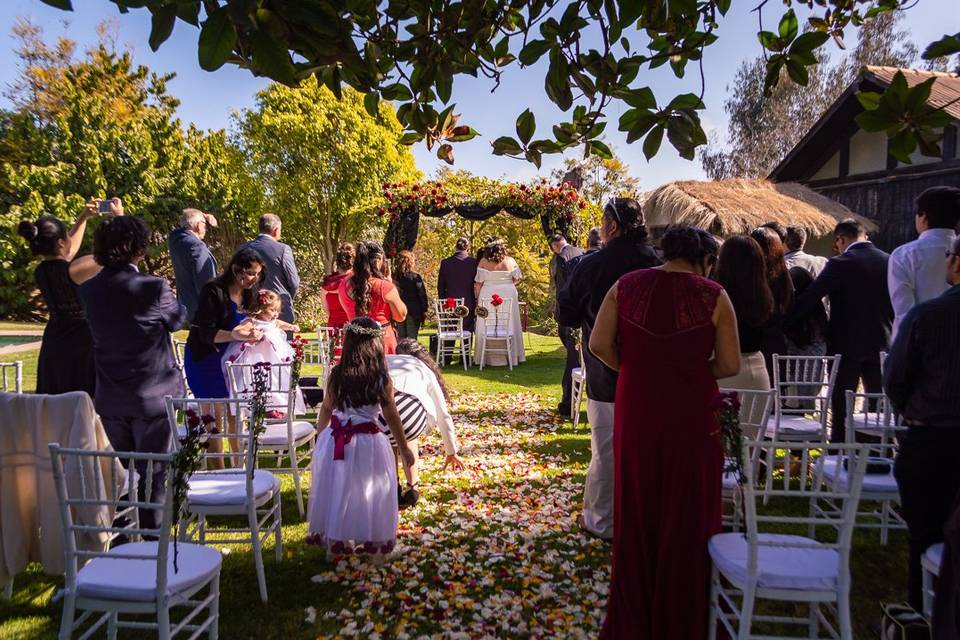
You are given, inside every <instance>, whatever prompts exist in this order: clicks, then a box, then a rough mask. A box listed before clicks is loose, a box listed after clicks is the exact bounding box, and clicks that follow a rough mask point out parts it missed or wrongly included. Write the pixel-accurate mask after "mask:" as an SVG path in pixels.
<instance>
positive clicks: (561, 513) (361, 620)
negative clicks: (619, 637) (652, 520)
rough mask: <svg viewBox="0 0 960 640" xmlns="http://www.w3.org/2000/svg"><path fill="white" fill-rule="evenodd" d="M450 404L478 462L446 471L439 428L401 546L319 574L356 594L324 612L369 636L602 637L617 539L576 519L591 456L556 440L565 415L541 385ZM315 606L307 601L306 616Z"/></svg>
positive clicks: (351, 632) (466, 448) (344, 633)
mask: <svg viewBox="0 0 960 640" xmlns="http://www.w3.org/2000/svg"><path fill="white" fill-rule="evenodd" d="M451 409H452V413H453V415H454V420H455V422H456V425H457V432H458V437H459V439H460V443H461V448H462V455H463V457H464V460H465V461H466V462H467V463H468V464H469V466H470V467H471V469H470V471H469V472H468V473H466V474H464V475H461V476H459V477H458V476H455V475H453V474H450V473H443V472H441V470H440V468H441V464H442V460H443V455H442V449H441V445H440V442H439V438H438V437H437V436H436V435H432V436H431V437H430V438H429V440H428V444H427V445H426V446H425V447H423V454H422V455H423V459H424V462H425V464H424V473H422V479H421V486H422V493H423V498H422V499H421V502H420V504H418V505H417V506H416V507H415V508H413V509H408V510H406V511H403V512H401V518H400V539H399V544H398V547H397V549H398V553H397V555H396V557H395V558H393V559H392V560H390V561H388V562H387V563H385V564H384V565H382V566H375V565H372V564H370V563H369V562H368V561H365V560H361V559H360V558H357V557H353V558H347V559H342V560H340V561H339V562H338V563H337V565H336V566H335V568H334V569H332V570H329V571H325V572H323V573H320V574H318V575H315V576H313V578H312V580H313V582H316V583H331V582H332V583H336V584H338V585H339V586H340V587H341V588H342V589H344V590H345V591H347V592H349V597H348V599H349V601H350V602H351V604H352V605H353V606H351V607H346V608H344V609H342V610H341V611H339V612H334V611H329V612H326V613H324V614H321V615H320V616H319V617H320V618H321V619H317V620H316V623H317V624H318V626H320V627H322V628H324V629H331V628H336V626H337V625H339V632H338V634H337V635H336V636H335V637H344V638H347V637H362V638H369V639H370V640H377V639H378V638H383V639H386V638H397V639H398V640H403V639H405V638H411V639H413V638H417V639H419V638H449V639H451V640H452V639H461V638H462V639H467V638H507V637H525V638H555V637H564V638H588V637H596V635H597V632H598V630H599V625H600V623H601V622H602V620H603V612H604V606H605V603H606V593H607V584H608V581H609V578H610V574H609V547H608V546H607V545H605V544H603V543H602V542H599V541H596V540H593V539H591V538H588V537H586V536H584V535H583V534H582V533H581V532H580V531H579V529H578V528H577V526H576V524H575V518H576V515H577V514H578V512H579V508H580V505H581V500H582V491H583V474H584V473H585V465H584V464H582V463H580V462H571V461H570V459H569V456H567V455H564V454H563V453H561V452H560V451H559V450H558V448H559V446H558V445H554V444H551V443H550V442H549V441H548V440H549V436H550V435H551V433H553V432H556V431H557V430H558V429H559V428H560V426H561V424H560V423H559V420H558V419H557V418H556V417H555V416H554V415H553V414H551V413H550V412H548V411H547V410H546V409H545V407H544V406H543V404H542V402H540V401H539V399H538V397H537V396H533V395H509V396H508V395H500V396H490V395H483V396H481V395H469V394H460V395H459V397H457V398H456V399H455V402H454V405H453V406H452V407H451ZM582 442H583V447H584V448H585V450H586V449H589V440H587V439H583V440H582ZM551 450H553V452H552V453H551ZM317 617H318V616H317V612H316V609H315V608H314V607H310V608H308V609H307V611H306V613H305V618H306V620H307V622H308V623H311V624H312V623H314V620H315V619H316V618H317Z"/></svg>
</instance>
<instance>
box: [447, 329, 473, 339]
mask: <svg viewBox="0 0 960 640" xmlns="http://www.w3.org/2000/svg"><path fill="white" fill-rule="evenodd" d="M471 335H472V334H471V333H470V332H469V331H467V330H466V329H464V330H463V331H441V332H440V339H441V340H459V339H460V338H469V337H470V336H471Z"/></svg>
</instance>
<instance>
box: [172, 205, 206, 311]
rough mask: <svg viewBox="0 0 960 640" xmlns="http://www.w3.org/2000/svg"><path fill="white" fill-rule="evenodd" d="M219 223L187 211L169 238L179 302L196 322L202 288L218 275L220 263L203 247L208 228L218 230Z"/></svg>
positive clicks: (201, 214) (195, 211) (200, 212)
mask: <svg viewBox="0 0 960 640" xmlns="http://www.w3.org/2000/svg"><path fill="white" fill-rule="evenodd" d="M216 226H217V219H216V218H214V217H213V216H212V215H210V214H209V213H204V212H203V211H200V210H199V209H184V210H183V214H182V215H181V216H180V226H178V227H177V228H176V229H174V230H173V231H171V232H170V235H168V236H167V246H168V247H169V248H170V261H171V262H173V276H174V278H175V279H176V281H175V282H174V284H175V285H176V287H177V300H179V301H180V304H182V305H183V306H185V307H186V308H187V315H188V317H189V318H191V319H192V318H193V316H194V314H195V313H196V312H197V301H198V299H199V297H200V289H201V288H202V287H203V285H205V284H207V282H209V281H210V280H213V278H214V277H216V275H217V260H216V258H214V257H213V254H212V253H211V252H210V248H209V247H208V246H207V245H206V244H204V242H203V239H204V237H206V235H207V229H208V227H216Z"/></svg>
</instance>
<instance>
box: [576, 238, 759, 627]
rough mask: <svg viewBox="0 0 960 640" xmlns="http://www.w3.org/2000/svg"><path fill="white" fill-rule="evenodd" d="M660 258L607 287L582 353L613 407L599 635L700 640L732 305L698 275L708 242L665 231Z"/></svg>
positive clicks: (732, 356)
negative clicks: (612, 397) (614, 375)
mask: <svg viewBox="0 0 960 640" xmlns="http://www.w3.org/2000/svg"><path fill="white" fill-rule="evenodd" d="M661 247H662V249H663V254H664V255H663V258H664V264H663V266H661V267H657V268H654V269H640V270H638V271H633V272H631V273H628V274H627V275H625V276H623V277H621V278H620V280H618V281H617V284H615V285H614V286H613V287H611V288H610V291H609V292H607V295H606V297H605V298H604V301H603V304H602V305H601V307H600V312H599V314H598V315H597V322H596V326H595V327H594V330H593V334H592V335H591V337H590V350H591V351H593V353H594V354H595V355H596V356H597V357H598V358H599V359H600V360H602V361H603V362H604V363H606V364H607V365H608V366H609V367H611V368H612V369H615V370H619V372H620V375H619V378H618V381H617V392H616V401H615V405H614V431H613V451H614V519H613V571H612V576H611V582H610V596H609V600H608V603H607V617H606V620H604V623H603V629H602V631H601V633H600V637H601V638H602V639H604V640H611V639H613V638H624V639H627V638H629V639H630V640H660V639H661V638H671V639H676V640H700V639H701V638H705V637H706V634H707V612H708V602H709V580H710V558H709V556H708V554H707V541H708V540H709V539H710V536H712V535H713V534H715V533H718V532H719V531H720V517H721V502H720V489H721V475H722V469H723V448H722V445H721V442H720V437H719V434H718V429H719V424H718V422H717V419H716V416H715V413H714V409H713V402H714V400H715V399H716V397H717V393H718V390H717V382H716V380H717V378H723V377H727V376H732V375H734V374H736V373H737V370H738V369H739V367H740V345H739V342H738V339H737V321H736V314H735V313H734V311H733V306H732V305H731V303H730V300H729V298H728V297H727V294H726V293H725V292H724V291H723V288H722V287H720V285H718V284H716V283H715V282H712V281H710V280H708V279H707V276H708V275H709V272H710V270H711V268H712V266H713V264H714V262H716V258H717V251H718V248H719V246H718V244H717V241H716V240H715V239H714V238H713V236H711V235H710V234H708V233H707V232H705V231H702V230H700V229H694V228H691V227H677V228H673V229H671V230H669V231H668V232H667V233H666V235H665V236H664V237H663V241H662V243H661Z"/></svg>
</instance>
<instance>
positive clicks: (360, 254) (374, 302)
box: [339, 241, 407, 355]
mask: <svg viewBox="0 0 960 640" xmlns="http://www.w3.org/2000/svg"><path fill="white" fill-rule="evenodd" d="M356 252H357V255H356V257H355V258H354V260H353V275H351V276H350V277H349V278H344V279H343V280H342V281H341V282H340V291H339V294H340V304H341V305H343V309H344V311H346V313H347V318H348V319H350V320H353V319H354V318H357V317H361V316H368V317H370V318H372V319H373V320H374V321H376V322H378V323H379V324H380V326H381V327H383V349H384V353H386V354H387V355H390V354H393V353H396V352H397V332H396V330H395V329H394V328H393V323H394V322H403V321H404V320H406V319H407V305H405V304H404V303H403V300H401V299H400V293H399V292H398V291H397V287H396V285H394V284H393V282H391V281H390V278H389V277H386V274H387V269H388V266H387V258H386V256H385V255H384V253H383V247H381V246H380V245H379V244H377V243H376V242H369V241H365V242H358V243H357V248H356Z"/></svg>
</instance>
